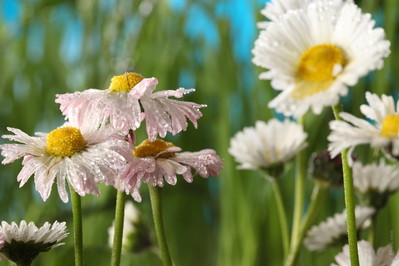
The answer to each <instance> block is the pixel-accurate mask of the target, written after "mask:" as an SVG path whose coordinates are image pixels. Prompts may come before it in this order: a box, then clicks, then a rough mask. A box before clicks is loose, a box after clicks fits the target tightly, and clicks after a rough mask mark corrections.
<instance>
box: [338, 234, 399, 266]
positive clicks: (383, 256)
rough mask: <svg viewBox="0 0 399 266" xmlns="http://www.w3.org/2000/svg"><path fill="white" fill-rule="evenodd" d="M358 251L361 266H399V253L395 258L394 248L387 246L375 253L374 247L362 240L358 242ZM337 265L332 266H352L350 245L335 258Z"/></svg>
mask: <svg viewBox="0 0 399 266" xmlns="http://www.w3.org/2000/svg"><path fill="white" fill-rule="evenodd" d="M357 249H358V253H359V264H360V266H397V265H399V253H398V254H397V255H396V256H394V253H393V250H392V246H391V245H387V246H385V247H380V248H379V249H378V250H377V252H375V251H374V249H373V246H372V245H371V244H370V243H369V242H367V241H365V240H361V241H358V242H357ZM335 262H336V263H337V264H334V263H333V264H331V265H332V266H351V261H350V254H349V245H345V246H344V248H343V249H342V252H341V253H339V254H338V255H337V256H335Z"/></svg>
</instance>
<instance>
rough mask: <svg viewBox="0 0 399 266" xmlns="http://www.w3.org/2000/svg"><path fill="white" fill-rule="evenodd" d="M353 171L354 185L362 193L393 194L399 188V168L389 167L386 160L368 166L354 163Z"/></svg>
mask: <svg viewBox="0 0 399 266" xmlns="http://www.w3.org/2000/svg"><path fill="white" fill-rule="evenodd" d="M352 170H353V184H354V186H355V187H356V189H357V190H359V191H360V192H361V193H367V192H370V191H374V192H377V193H380V194H382V193H386V192H388V193H391V192H394V191H396V190H397V189H398V188H399V167H397V166H395V165H387V164H385V162H384V160H380V162H379V164H376V163H372V164H368V165H362V164H361V163H360V162H354V163H353V166H352Z"/></svg>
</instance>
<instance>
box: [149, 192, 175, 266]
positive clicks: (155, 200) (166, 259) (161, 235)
mask: <svg viewBox="0 0 399 266" xmlns="http://www.w3.org/2000/svg"><path fill="white" fill-rule="evenodd" d="M148 190H149V191H150V198H151V207H152V216H153V217H154V225H155V233H156V235H157V239H158V245H159V248H160V250H161V257H162V261H163V265H164V266H172V265H173V263H172V258H171V256H170V253H169V248H168V244H167V243H166V237H165V230H164V226H163V218H162V208H161V188H159V187H153V186H151V185H148Z"/></svg>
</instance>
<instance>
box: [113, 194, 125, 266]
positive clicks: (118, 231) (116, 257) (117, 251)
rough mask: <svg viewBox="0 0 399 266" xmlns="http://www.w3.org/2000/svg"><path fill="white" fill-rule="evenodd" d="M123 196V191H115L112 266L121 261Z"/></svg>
mask: <svg viewBox="0 0 399 266" xmlns="http://www.w3.org/2000/svg"><path fill="white" fill-rule="evenodd" d="M125 198H126V195H125V193H124V192H121V191H118V192H117V195H116V207H115V224H114V243H113V245H112V257H111V265H112V266H119V264H120V262H121V251H122V238H123V221H124V216H125Z"/></svg>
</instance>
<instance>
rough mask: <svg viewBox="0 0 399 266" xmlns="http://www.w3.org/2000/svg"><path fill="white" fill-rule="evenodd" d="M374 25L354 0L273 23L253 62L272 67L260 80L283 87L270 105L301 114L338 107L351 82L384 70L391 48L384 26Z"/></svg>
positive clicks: (314, 4)
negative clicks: (372, 72)
mask: <svg viewBox="0 0 399 266" xmlns="http://www.w3.org/2000/svg"><path fill="white" fill-rule="evenodd" d="M277 13H278V12H277ZM269 16H272V15H269ZM374 24H375V22H374V21H373V20H372V19H371V16H370V14H362V12H361V10H360V8H359V7H358V6H356V5H355V4H354V3H352V2H351V1H343V2H342V3H341V4H339V1H338V2H336V1H323V0H314V1H311V2H310V3H308V4H307V5H306V6H305V7H303V8H301V9H296V10H290V11H289V12H286V13H285V14H284V15H281V16H280V17H279V18H278V20H276V21H272V22H270V23H268V24H267V27H266V28H265V29H264V30H263V31H261V33H260V35H259V38H258V39H257V40H256V41H255V47H254V49H253V50H252V53H253V55H254V57H253V60H252V61H253V63H254V64H255V65H257V66H260V67H263V68H267V69H269V70H268V71H267V72H264V73H261V75H260V78H261V79H267V80H271V85H272V87H273V88H274V89H276V90H281V91H282V92H281V93H280V94H279V95H278V96H277V97H276V98H275V99H273V100H272V101H271V102H270V103H269V107H271V108H276V110H277V111H278V112H281V113H284V115H286V116H291V115H292V116H295V117H300V116H302V115H303V114H304V113H306V112H307V111H308V110H309V109H312V111H313V112H314V113H316V114H318V113H320V112H321V111H322V109H323V107H325V106H333V105H336V104H337V103H338V102H339V98H340V96H343V95H346V94H347V93H348V86H353V85H355V84H356V83H357V81H358V79H359V78H360V77H363V76H365V75H366V74H367V73H369V72H370V71H373V70H375V69H380V68H381V67H382V66H383V60H382V59H383V58H384V57H386V56H388V54H389V52H390V51H389V46H390V43H389V41H387V40H385V33H384V30H383V29H382V28H374Z"/></svg>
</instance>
